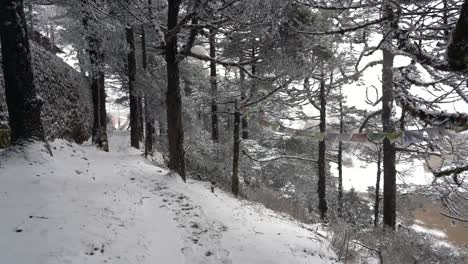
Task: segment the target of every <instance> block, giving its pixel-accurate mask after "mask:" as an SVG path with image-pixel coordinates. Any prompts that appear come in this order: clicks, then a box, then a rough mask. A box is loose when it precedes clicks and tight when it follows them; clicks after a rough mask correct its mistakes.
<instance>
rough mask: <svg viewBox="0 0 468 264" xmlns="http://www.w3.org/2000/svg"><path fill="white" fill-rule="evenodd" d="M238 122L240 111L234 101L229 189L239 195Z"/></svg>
mask: <svg viewBox="0 0 468 264" xmlns="http://www.w3.org/2000/svg"><path fill="white" fill-rule="evenodd" d="M240 122H241V112H240V110H239V106H238V104H237V100H236V101H235V103H234V133H233V137H234V138H233V139H234V140H233V141H234V144H233V151H232V180H231V190H232V193H233V194H234V195H236V196H237V195H239V159H240V157H239V156H240Z"/></svg>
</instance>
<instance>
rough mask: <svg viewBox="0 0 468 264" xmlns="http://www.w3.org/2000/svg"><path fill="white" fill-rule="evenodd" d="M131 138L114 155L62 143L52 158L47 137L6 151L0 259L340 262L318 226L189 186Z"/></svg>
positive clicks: (114, 145)
mask: <svg viewBox="0 0 468 264" xmlns="http://www.w3.org/2000/svg"><path fill="white" fill-rule="evenodd" d="M128 138H129V137H128V134H126V133H123V132H116V134H115V135H113V136H112V137H111V142H110V147H111V153H104V152H101V151H98V150H96V148H95V147H93V146H78V145H74V144H70V143H68V142H66V141H62V140H57V141H55V142H53V143H52V148H53V152H54V157H50V156H48V154H46V153H45V151H44V147H43V144H41V143H35V144H32V145H30V146H28V147H26V148H25V149H24V150H20V149H19V148H14V149H11V150H8V151H4V152H2V153H0V211H1V212H2V221H1V223H0V263H16V264H29V263H47V264H58V263H60V264H63V263H80V264H81V263H113V264H114V263H117V264H118V263H122V264H132V263H135V264H140V263H141V264H143V263H171V264H176V263H317V264H322V263H337V262H336V260H335V259H336V255H335V254H334V253H333V252H332V251H331V250H330V248H329V242H328V241H327V239H325V238H324V237H323V235H319V233H318V232H314V231H311V229H312V228H311V226H309V227H308V228H307V229H305V228H303V227H301V225H299V224H298V223H296V222H294V221H292V220H290V219H288V218H286V217H284V216H281V215H279V214H277V213H274V212H273V211H271V210H268V209H266V208H264V207H263V206H261V205H258V204H254V203H250V202H247V201H241V200H238V199H234V198H233V197H232V196H231V195H229V194H226V193H223V192H221V191H219V190H215V193H214V194H213V193H211V191H210V186H209V185H208V184H206V183H203V182H196V181H193V180H188V182H187V184H185V183H183V182H182V181H181V180H180V179H179V177H177V176H176V175H171V174H170V173H168V172H167V171H166V170H164V169H160V168H158V167H156V166H154V165H153V164H151V163H150V162H148V161H147V160H145V159H143V158H142V157H141V155H140V153H139V152H138V151H136V150H133V149H130V148H128V143H127V140H128ZM319 231H320V230H319ZM322 233H323V232H322Z"/></svg>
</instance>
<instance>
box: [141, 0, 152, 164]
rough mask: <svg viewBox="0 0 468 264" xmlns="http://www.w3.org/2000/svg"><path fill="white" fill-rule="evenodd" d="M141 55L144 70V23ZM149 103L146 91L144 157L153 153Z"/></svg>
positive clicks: (146, 62)
mask: <svg viewBox="0 0 468 264" xmlns="http://www.w3.org/2000/svg"><path fill="white" fill-rule="evenodd" d="M148 5H149V6H151V0H149V1H148ZM150 13H151V11H150ZM141 57H142V64H143V70H144V71H145V72H146V69H147V67H148V57H147V52H146V31H145V26H144V25H142V26H141ZM149 105H150V97H149V96H148V93H145V118H146V122H145V133H146V134H145V157H148V154H152V153H153V134H154V121H153V117H152V116H150V110H149Z"/></svg>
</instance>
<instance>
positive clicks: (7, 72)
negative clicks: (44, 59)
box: [0, 0, 45, 143]
mask: <svg viewBox="0 0 468 264" xmlns="http://www.w3.org/2000/svg"><path fill="white" fill-rule="evenodd" d="M27 32H28V30H27V25H26V19H25V15H24V11H23V1H21V0H3V1H1V2H0V38H1V44H2V45H1V47H2V64H3V73H4V80H5V95H6V101H7V105H8V113H9V119H10V129H11V140H12V142H13V143H15V142H18V141H21V140H30V139H40V140H45V134H44V128H43V126H42V120H41V109H42V104H43V102H42V99H41V98H40V97H39V96H38V93H37V89H36V87H35V85H34V76H33V70H32V64H31V63H32V62H31V52H30V49H29V42H28V33H27Z"/></svg>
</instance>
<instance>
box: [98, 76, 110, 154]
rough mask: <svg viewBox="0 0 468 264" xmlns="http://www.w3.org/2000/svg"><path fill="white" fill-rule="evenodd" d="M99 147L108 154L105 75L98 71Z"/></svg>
mask: <svg viewBox="0 0 468 264" xmlns="http://www.w3.org/2000/svg"><path fill="white" fill-rule="evenodd" d="M98 75H99V86H98V87H99V88H98V90H99V120H100V123H101V124H100V129H99V132H100V134H99V147H100V148H101V149H102V150H104V151H107V152H109V142H108V140H107V111H106V88H105V81H106V79H105V74H104V71H99V73H98Z"/></svg>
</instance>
